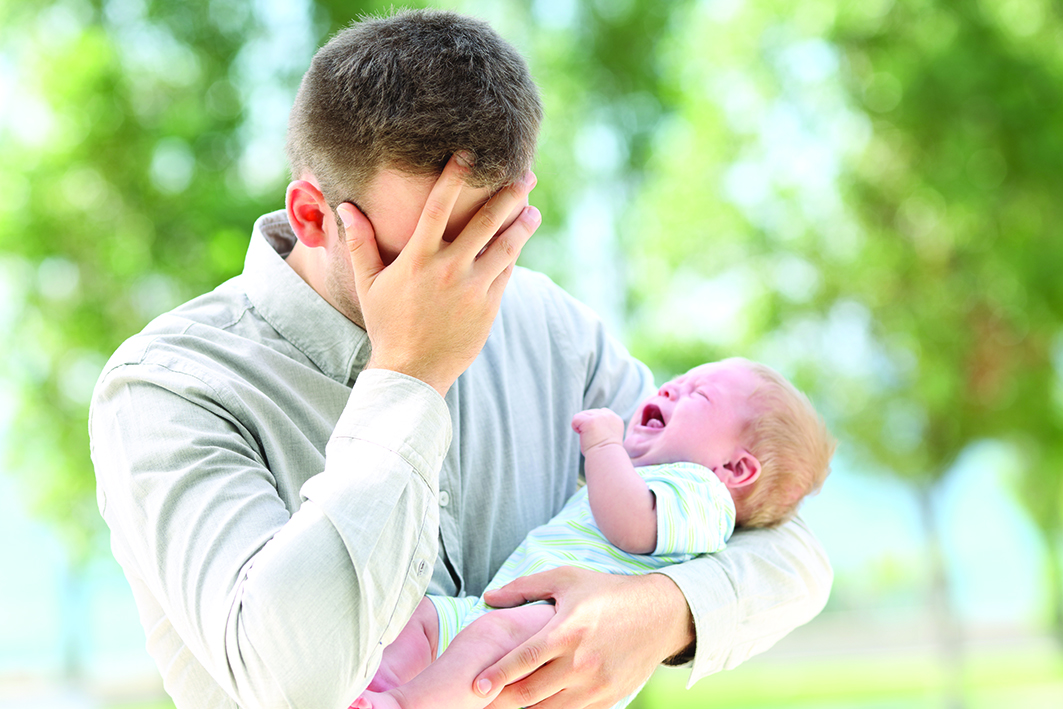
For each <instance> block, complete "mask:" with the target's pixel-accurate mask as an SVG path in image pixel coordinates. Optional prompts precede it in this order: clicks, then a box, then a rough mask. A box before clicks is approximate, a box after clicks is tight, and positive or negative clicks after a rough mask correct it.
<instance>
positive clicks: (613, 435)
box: [572, 409, 657, 554]
mask: <svg viewBox="0 0 1063 709" xmlns="http://www.w3.org/2000/svg"><path fill="white" fill-rule="evenodd" d="M572 428H573V430H575V431H576V433H578V434H579V444H580V449H581V450H582V451H583V456H584V457H585V458H586V466H585V472H586V475H587V495H588V497H589V500H590V505H591V512H592V513H593V514H594V521H595V522H596V523H597V525H598V528H599V529H601V530H602V533H603V534H604V535H605V537H606V538H607V539H608V540H609V541H610V542H612V544H613V545H614V546H617V547H619V548H620V549H623V550H624V551H626V552H629V553H631V554H649V553H651V552H652V551H653V550H654V549H656V548H657V504H656V498H655V497H654V495H653V493H652V492H651V491H650V488H649V486H647V485H646V481H645V480H643V479H642V478H641V477H640V476H639V474H638V473H637V472H636V471H635V466H634V465H632V464H631V458H630V457H628V454H627V451H625V450H624V422H623V420H622V419H621V418H620V417H619V416H617V415H616V414H615V413H614V412H612V411H610V410H609V409H591V410H589V411H581V412H580V413H578V414H576V415H575V416H574V417H573V419H572Z"/></svg>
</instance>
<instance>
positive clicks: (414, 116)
mask: <svg viewBox="0 0 1063 709" xmlns="http://www.w3.org/2000/svg"><path fill="white" fill-rule="evenodd" d="M541 120H542V104H541V102H540V100H539V91H538V89H537V88H536V86H535V83H534V82H533V81H532V78H531V75H530V74H529V72H528V67H527V64H526V63H525V62H524V59H523V58H522V57H521V56H520V54H519V53H518V52H517V51H516V50H515V49H514V48H513V47H512V46H510V45H509V44H508V43H507V42H506V41H505V40H503V39H502V38H501V37H499V36H498V34H497V33H496V32H495V31H494V30H492V29H491V27H490V26H488V25H487V24H486V23H484V22H482V21H480V20H476V19H472V18H469V17H464V16H461V15H457V14H454V13H452V12H445V11H439V10H406V11H401V12H398V13H396V14H393V15H390V16H387V17H367V18H363V19H362V20H361V21H359V22H355V23H352V24H351V26H349V27H348V28H346V29H344V30H342V31H340V32H339V33H338V34H336V36H334V37H333V38H332V39H331V40H329V42H328V43H327V44H326V45H325V46H324V47H322V48H321V49H320V50H318V52H317V54H315V55H314V59H313V61H312V62H311V64H310V68H309V69H308V70H307V72H306V74H305V75H304V76H303V81H302V84H301V85H300V86H299V93H298V94H297V96H296V98H295V104H294V105H293V106H292V111H291V114H290V116H289V119H288V142H287V153H288V164H289V165H290V167H291V171H292V179H299V178H300V177H301V176H302V175H303V174H304V173H306V172H310V173H312V174H313V175H314V176H315V177H316V178H317V180H318V182H319V185H320V187H321V191H322V193H323V194H324V196H325V199H326V200H327V201H328V203H329V204H331V205H336V204H339V203H341V202H343V201H346V200H351V199H355V198H356V196H357V192H358V190H360V189H362V188H363V187H364V186H365V185H366V183H367V182H368V181H369V180H371V179H372V178H373V177H374V176H375V175H376V174H377V172H378V171H379V170H381V169H388V168H390V169H396V170H401V171H403V172H407V173H410V174H413V175H437V174H439V173H440V172H441V171H442V169H443V166H444V165H445V164H446V161H447V159H448V158H449V157H450V155H451V154H453V153H455V152H458V151H467V152H468V153H469V154H470V156H471V158H472V162H473V163H474V167H473V171H472V176H471V178H470V180H469V183H470V184H471V185H472V186H474V187H488V188H492V189H498V188H501V187H503V186H504V185H506V184H509V183H511V182H514V181H515V180H517V179H518V178H520V177H521V176H523V175H524V173H525V172H526V171H527V170H528V169H529V168H530V167H531V165H532V159H533V157H534V154H535V144H536V141H537V139H538V134H539V123H540V121H541Z"/></svg>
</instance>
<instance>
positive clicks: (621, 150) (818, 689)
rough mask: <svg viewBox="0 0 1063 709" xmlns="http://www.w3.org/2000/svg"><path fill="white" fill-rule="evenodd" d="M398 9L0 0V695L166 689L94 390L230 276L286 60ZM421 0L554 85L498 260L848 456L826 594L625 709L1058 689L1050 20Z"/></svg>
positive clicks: (854, 702)
mask: <svg viewBox="0 0 1063 709" xmlns="http://www.w3.org/2000/svg"><path fill="white" fill-rule="evenodd" d="M388 5H390V3H374V2H356V1H353V0H348V1H344V2H340V1H332V0H186V1H184V2H179V3H178V2H162V1H161V0H57V1H52V0H33V1H28V0H0V343H3V344H0V347H2V348H3V357H2V360H0V456H2V457H0V460H2V463H0V540H2V541H0V706H2V707H11V708H14V707H18V708H19V709H28V708H30V707H33V708H43V707H49V708H50V707H64V709H78V708H80V707H91V708H100V709H111V708H118V707H138V708H144V709H146V708H152V709H155V708H158V709H163V708H165V707H167V706H170V705H169V703H168V700H167V699H166V697H165V695H164V694H163V693H162V690H161V683H160V681H159V679H158V676H157V674H156V672H155V669H154V666H153V665H152V663H151V661H150V659H148V657H147V655H146V653H145V651H144V649H143V647H144V634H143V631H142V630H141V628H140V625H139V623H138V620H137V617H136V611H135V608H134V607H133V603H132V597H131V594H130V592H129V589H128V587H127V586H126V583H125V580H124V578H123V577H122V575H121V571H120V570H119V569H118V567H117V565H116V564H115V562H114V561H113V559H112V558H111V557H110V552H109V548H108V540H107V534H106V529H105V528H104V526H103V525H102V522H101V520H100V518H99V514H98V512H97V509H96V503H95V494H94V479H93V473H92V468H91V465H90V461H89V458H88V440H87V434H86V416H87V411H86V409H87V405H88V401H89V396H90V393H91V390H92V386H93V384H94V382H95V380H96V377H97V376H98V374H99V372H100V369H101V368H102V365H103V363H104V361H105V360H106V358H107V357H108V356H109V354H110V353H111V352H112V351H113V350H114V349H115V348H116V347H117V345H118V344H119V343H120V342H121V341H122V340H123V339H125V338H126V337H128V336H129V335H131V334H132V333H134V332H136V331H138V330H139V329H140V328H141V327H143V325H144V324H146V323H147V321H148V320H149V319H151V318H152V317H154V316H155V315H157V314H159V313H161V312H163V311H165V310H167V309H169V308H171V307H173V306H175V305H177V304H179V303H180V302H182V301H184V300H186V299H187V298H189V297H192V296H194V295H197V294H199V293H202V292H204V291H206V290H209V289H211V288H213V287H214V286H216V285H217V284H218V283H220V282H221V281H223V280H225V279H226V278H229V277H231V276H233V275H235V274H237V273H238V272H239V271H240V269H241V267H242V260H243V254H244V250H245V248H246V244H247V239H248V236H249V233H250V227H251V224H252V222H253V220H254V219H255V217H256V216H257V215H259V214H260V213H262V212H265V211H269V210H272V209H275V208H278V207H281V206H282V205H283V195H284V185H285V183H286V180H287V175H286V165H285V163H284V157H283V140H284V129H285V124H286V120H287V113H288V108H289V106H290V103H291V100H292V98H293V96H294V92H295V88H296V86H297V84H298V80H299V78H300V77H301V75H302V72H303V71H304V70H305V68H306V67H307V65H308V63H309V59H310V57H311V55H312V54H313V52H314V51H315V49H316V48H317V47H318V46H320V44H322V43H323V42H324V40H325V39H326V38H327V37H328V36H329V35H330V34H331V33H333V32H334V31H336V30H337V29H338V28H340V27H342V26H343V25H345V24H346V23H347V22H349V21H350V20H351V19H353V18H355V17H357V16H358V15H359V14H360V13H363V12H368V11H376V10H379V9H381V7H387V6H388ZM409 5H410V6H425V5H434V6H439V7H446V8H450V9H456V10H460V11H464V12H468V13H471V14H475V15H478V16H480V17H482V18H484V19H486V20H488V21H489V22H491V23H492V24H493V25H494V26H495V27H496V28H497V29H498V30H499V31H500V32H501V34H502V35H504V36H505V37H506V38H508V39H509V40H510V41H511V42H512V43H513V44H515V45H516V46H517V47H518V48H519V49H520V50H521V51H522V52H523V53H524V54H525V56H526V57H528V60H529V63H530V65H531V68H532V72H533V74H534V76H535V77H536V80H537V82H538V83H539V85H540V87H541V88H542V92H543V95H544V99H545V104H546V121H545V124H544V128H543V135H542V141H541V150H540V154H539V158H538V162H537V167H536V173H537V175H538V178H539V185H538V187H537V188H536V190H535V192H534V194H533V195H532V201H533V203H535V204H536V205H537V206H539V207H540V209H541V210H542V212H543V215H544V224H543V226H542V228H541V229H540V230H539V232H538V234H537V235H536V236H535V238H534V239H533V241H532V242H531V243H530V244H529V245H528V247H527V248H526V249H525V250H524V253H523V255H522V257H521V262H522V263H523V264H524V265H526V266H529V267H531V268H535V269H538V270H542V271H545V272H546V273H548V274H550V275H551V276H552V277H553V278H554V279H555V280H556V281H558V282H559V283H561V284H562V285H563V286H564V287H566V288H567V289H569V290H570V291H571V292H572V293H574V294H575V295H576V296H577V297H579V298H581V299H582V300H584V301H585V302H587V303H588V304H590V305H591V306H593V307H594V308H595V309H596V310H598V311H599V312H600V313H601V314H602V315H603V316H604V317H605V318H606V320H607V321H608V322H609V324H610V325H611V327H612V329H613V331H614V332H615V333H617V334H618V335H619V336H620V337H621V338H622V339H623V340H624V342H625V343H627V344H628V346H629V347H630V348H631V349H632V351H633V352H634V353H635V354H636V355H637V356H639V357H641V358H642V359H643V360H644V361H646V362H647V363H648V364H649V365H650V366H651V367H652V368H653V370H654V372H655V374H656V375H657V376H658V379H659V380H663V379H665V378H667V377H670V376H672V375H674V374H676V373H678V372H682V371H684V370H686V369H687V368H688V367H690V366H692V365H693V364H696V363H700V362H702V361H705V360H710V359H714V358H719V357H723V356H728V355H732V354H741V355H745V356H748V357H751V358H755V359H759V360H762V361H765V362H767V363H769V364H771V365H773V366H775V367H776V368H778V369H780V370H781V371H783V372H784V373H786V374H787V375H789V376H791V377H792V378H794V379H795V380H796V381H797V382H798V383H799V384H800V385H801V386H802V387H803V388H805V389H806V390H807V391H808V392H809V394H810V395H811V396H812V398H813V400H814V401H815V402H816V404H817V406H818V407H819V408H820V409H821V410H822V411H823V412H824V413H825V415H826V417H827V418H828V421H829V423H830V425H831V426H832V428H833V430H834V431H835V432H836V434H837V435H838V437H839V438H840V440H841V446H840V448H839V452H838V455H837V457H836V461H835V465H834V472H833V474H832V476H831V478H830V480H829V481H828V483H827V485H826V486H825V488H824V490H823V492H822V493H821V494H820V495H819V496H818V497H816V498H814V499H812V500H810V501H809V502H808V503H807V505H806V507H805V512H804V516H805V517H806V519H807V520H808V521H809V523H810V524H811V525H812V526H813V528H814V529H815V530H816V532H817V533H818V535H819V536H820V538H821V539H822V541H823V543H824V545H825V546H826V547H827V549H828V551H829V553H830V555H831V558H832V560H833V562H834V565H835V570H836V581H835V585H834V590H833V594H832V597H831V599H830V602H829V604H828V606H827V609H826V610H825V611H824V612H823V614H822V615H821V616H820V617H818V618H817V619H816V620H814V621H813V622H812V623H810V624H808V625H807V626H805V627H803V628H801V629H799V630H798V631H796V632H794V633H793V634H792V635H791V636H789V637H787V638H786V639H784V640H783V641H782V642H780V643H779V644H778V645H777V646H776V647H775V648H773V649H772V650H771V651H770V652H768V653H766V654H765V655H763V656H761V657H758V658H755V659H754V660H751V661H750V662H748V663H746V664H745V665H743V666H742V667H740V668H738V669H736V670H733V671H730V672H726V673H722V674H720V675H717V676H714V677H710V678H708V679H706V680H704V681H703V682H701V683H700V684H698V685H697V686H695V687H694V688H693V689H691V690H686V689H684V685H685V682H686V676H685V673H683V672H681V671H671V670H669V671H665V670H662V671H659V672H658V673H657V675H656V676H655V678H654V680H653V681H652V682H651V684H650V685H649V686H648V687H647V688H646V690H645V691H644V692H643V695H642V696H641V697H640V698H639V700H638V702H639V704H638V706H641V707H642V708H643V709H646V708H648V707H666V708H669V709H671V708H673V707H680V708H681V707H720V708H721V709H722V708H727V709H740V708H750V709H752V708H759V709H769V708H776V707H777V708H782V707H805V708H809V707H817V708H839V709H840V708H843V707H856V708H867V709H870V708H875V709H883V708H887V707H890V708H892V707H903V708H909V707H934V708H938V707H949V708H960V707H965V708H971V707H986V708H988V707H993V708H996V707H1017V706H1021V707H1025V708H1027V709H1040V708H1042V707H1059V706H1063V588H1061V586H1063V581H1061V579H1063V571H1061V569H1063V551H1061V545H1063V530H1061V525H1063V518H1061V513H1063V435H1061V433H1063V239H1061V238H1060V236H1061V234H1060V231H1061V228H1060V226H1059V225H1060V224H1061V223H1063V199H1061V198H1060V195H1063V7H1061V5H1060V3H1058V2H1050V1H1049V0H948V1H946V0H860V1H856V0H789V1H787V2H782V1H780V0H755V1H754V0H495V1H492V2H487V1H486V0H482V1H479V2H478V1H476V0H468V1H467V2H461V1H459V0H454V1H452V2H438V3H423V2H420V3H419V2H412V3H409ZM1053 195H1055V196H1053Z"/></svg>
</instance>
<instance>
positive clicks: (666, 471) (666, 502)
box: [642, 463, 735, 556]
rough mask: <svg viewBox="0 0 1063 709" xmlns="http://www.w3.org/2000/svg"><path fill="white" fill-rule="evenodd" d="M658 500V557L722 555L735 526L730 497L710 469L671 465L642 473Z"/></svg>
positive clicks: (657, 466)
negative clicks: (716, 553)
mask: <svg viewBox="0 0 1063 709" xmlns="http://www.w3.org/2000/svg"><path fill="white" fill-rule="evenodd" d="M642 471H643V472H642V477H643V479H645V480H646V483H647V485H649V488H650V490H651V491H652V492H653V494H654V496H655V497H656V498H657V501H656V505H657V548H656V549H655V550H654V552H653V553H654V555H655V556H664V555H697V554H709V553H712V552H715V551H719V550H721V549H723V548H724V546H726V544H727V540H728V539H730V537H731V533H732V532H733V531H734V525H735V506H734V501H733V500H732V499H731V493H729V492H728V491H727V487H726V486H725V485H724V484H723V483H722V482H720V479H719V478H717V477H716V475H715V474H714V473H713V472H712V471H711V470H709V469H708V468H706V467H704V466H701V465H697V464H696V463H671V464H668V465H654V466H648V467H646V468H643V469H642Z"/></svg>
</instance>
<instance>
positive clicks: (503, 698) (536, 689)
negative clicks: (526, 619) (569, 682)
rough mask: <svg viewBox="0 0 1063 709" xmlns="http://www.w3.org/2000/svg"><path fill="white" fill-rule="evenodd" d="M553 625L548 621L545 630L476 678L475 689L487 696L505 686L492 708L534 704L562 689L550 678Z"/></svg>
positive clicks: (499, 708) (553, 655)
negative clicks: (549, 640) (551, 629)
mask: <svg viewBox="0 0 1063 709" xmlns="http://www.w3.org/2000/svg"><path fill="white" fill-rule="evenodd" d="M549 628H550V624H547V626H546V627H545V628H543V630H541V631H539V632H538V633H537V634H535V635H533V636H532V637H531V638H529V639H528V640H527V641H525V642H524V643H523V644H522V645H519V646H518V647H516V648H514V649H513V650H512V651H510V652H509V653H508V654H507V655H506V656H505V657H503V658H502V659H501V660H499V661H498V662H496V663H495V664H493V665H491V666H490V667H488V668H487V669H486V670H484V671H483V672H481V673H480V674H479V675H478V676H477V677H476V679H475V680H474V681H473V685H472V686H473V690H474V691H475V692H476V693H477V694H479V695H480V696H481V697H485V698H486V697H488V696H489V695H490V693H491V692H492V691H498V688H499V687H505V689H503V690H502V693H501V694H500V695H498V697H497V698H496V699H495V700H494V701H493V702H492V703H491V704H490V707H493V708H494V709H503V707H505V708H506V709H508V708H509V707H514V708H516V707H530V706H532V705H533V704H537V703H538V702H540V701H542V700H543V699H546V698H547V697H549V696H551V695H552V694H554V693H555V692H557V691H558V690H559V689H561V687H560V686H556V687H555V686H554V684H555V683H554V682H551V680H550V675H551V673H550V672H549V663H550V661H551V660H553V659H554V657H555V654H550V653H549V649H548V648H549V645H548V641H547V638H548V635H547V631H548V630H549ZM544 665H545V667H544ZM540 668H542V669H540ZM536 670H538V673H537V674H536V675H535V677H534V678H528V675H530V674H532V673H533V672H536ZM526 678H528V679H526Z"/></svg>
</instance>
